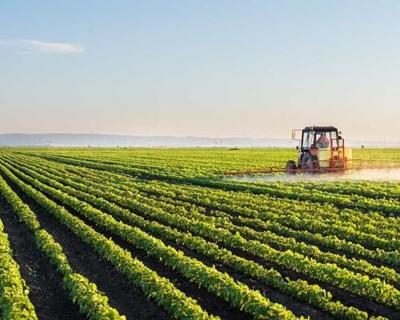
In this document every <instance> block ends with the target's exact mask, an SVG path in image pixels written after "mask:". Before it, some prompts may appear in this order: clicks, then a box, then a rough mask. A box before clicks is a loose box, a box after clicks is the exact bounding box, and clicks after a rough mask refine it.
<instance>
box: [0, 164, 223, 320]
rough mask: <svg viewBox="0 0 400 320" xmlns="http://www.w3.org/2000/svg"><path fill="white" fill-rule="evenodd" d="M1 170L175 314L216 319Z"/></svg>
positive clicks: (147, 293) (43, 197)
mask: <svg viewBox="0 0 400 320" xmlns="http://www.w3.org/2000/svg"><path fill="white" fill-rule="evenodd" d="M0 169H1V171H2V172H3V173H4V174H5V175H6V176H7V177H8V178H9V179H10V180H11V181H12V182H13V183H15V184H16V185H17V186H18V187H19V188H20V189H21V190H22V191H23V192H24V193H26V194H27V195H28V196H29V197H31V198H32V199H33V200H34V201H36V202H37V203H38V204H39V205H40V206H42V207H43V208H44V209H46V210H47V211H48V212H49V213H50V214H52V215H54V216H55V217H56V218H57V219H58V220H59V221H60V222H61V223H62V224H64V225H66V226H67V227H68V228H69V229H70V230H71V231H72V232H73V233H74V234H75V235H76V236H78V237H79V238H81V239H82V240H83V241H84V242H86V243H88V244H89V245H90V246H91V247H92V248H93V249H94V250H95V251H96V252H98V253H99V254H100V255H101V256H102V257H103V258H105V259H106V260H107V261H109V262H110V263H112V264H113V265H114V266H115V267H116V269H117V270H119V271H120V272H121V273H122V274H124V275H125V276H126V277H127V278H128V279H129V281H130V282H131V283H132V284H134V285H135V286H136V287H139V288H141V289H142V290H143V292H144V293H145V295H146V296H147V297H148V298H151V299H154V300H155V301H156V302H157V303H158V304H159V305H161V306H162V307H164V308H165V310H166V311H167V312H169V313H170V314H171V315H172V316H173V317H175V318H197V319H216V318H215V317H214V316H211V315H209V314H208V313H207V312H205V311H204V310H203V309H202V308H201V307H200V306H199V305H198V304H197V302H196V301H195V300H193V299H192V298H189V297H187V296H186V295H185V294H184V293H182V292H181V291H179V290H178V289H176V288H175V286H174V285H173V284H172V283H171V282H170V281H168V280H167V279H165V278H161V277H159V276H158V275H157V273H155V272H154V271H152V270H151V269H149V268H147V267H146V266H145V265H144V264H143V263H142V262H141V261H139V260H137V259H135V258H132V256H131V254H130V253H129V252H128V251H126V250H124V249H122V248H121V247H120V246H118V245H116V244H115V243H114V242H113V241H112V240H111V239H107V238H106V237H105V236H104V235H102V234H100V233H98V232H96V231H95V230H94V229H93V228H91V227H89V226H88V225H86V224H85V223H84V222H83V221H82V220H80V219H79V218H77V217H76V216H74V215H72V214H71V213H69V212H68V211H67V210H66V209H65V208H63V207H62V206H59V205H57V204H56V203H55V202H53V201H51V200H50V199H48V198H47V197H46V196H44V195H43V194H42V193H41V192H40V191H38V190H36V189H35V188H33V187H32V186H29V185H27V184H26V183H24V182H22V181H21V180H20V179H18V178H17V177H16V176H15V175H14V174H12V173H11V172H10V171H9V170H8V169H7V168H6V167H4V166H2V165H0Z"/></svg>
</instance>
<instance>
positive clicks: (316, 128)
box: [303, 126, 337, 132]
mask: <svg viewBox="0 0 400 320" xmlns="http://www.w3.org/2000/svg"><path fill="white" fill-rule="evenodd" d="M303 131H305V132H308V131H316V132H330V131H337V128H335V127H332V126H324V127H322V126H309V127H305V128H304V129H303Z"/></svg>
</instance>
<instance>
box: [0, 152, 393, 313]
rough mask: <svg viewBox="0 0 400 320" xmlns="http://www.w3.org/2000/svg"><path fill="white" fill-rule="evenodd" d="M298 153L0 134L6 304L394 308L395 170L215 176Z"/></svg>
mask: <svg viewBox="0 0 400 320" xmlns="http://www.w3.org/2000/svg"><path fill="white" fill-rule="evenodd" d="M353 155H354V157H355V158H362V159H377V158H382V159H393V160H398V159H400V150H396V149H384V150H378V149H375V150H373V149H355V150H354V151H353ZM295 157H296V153H295V150H289V149H243V150H228V149H223V148H216V149H201V148H198V149H167V148H164V149H161V148H159V149H157V148H148V149H146V148H135V149H131V148H118V149H92V148H86V149H74V148H70V149H67V148H3V149H0V248H1V250H0V260H1V263H0V311H1V315H2V318H4V319H22V318H23V319H124V318H126V319H154V318H156V317H157V318H159V319H174V318H177V319H219V318H220V319H300V318H310V319H385V318H386V319H400V234H399V232H400V223H399V217H400V182H395V181H390V182H387V181H381V182H379V181H373V182H371V181H344V180H339V181H324V182H321V181H273V182H269V183H262V182H255V183H252V182H248V181H240V180H234V179H224V178H223V172H224V171H226V170H248V169H253V168H264V167H269V166H276V165H277V164H279V163H284V162H285V161H286V160H288V159H295Z"/></svg>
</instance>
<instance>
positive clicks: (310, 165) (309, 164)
mask: <svg viewBox="0 0 400 320" xmlns="http://www.w3.org/2000/svg"><path fill="white" fill-rule="evenodd" d="M317 161H318V158H317V157H315V156H313V155H311V153H308V152H307V153H305V154H304V155H303V157H302V158H301V171H303V172H306V173H316V172H317V169H318V162H317Z"/></svg>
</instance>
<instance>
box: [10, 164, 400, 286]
mask: <svg viewBox="0 0 400 320" xmlns="http://www.w3.org/2000/svg"><path fill="white" fill-rule="evenodd" d="M14 166H16V164H15V162H14ZM27 167H31V168H32V169H33V170H34V171H35V172H36V173H40V174H42V175H44V176H46V177H47V178H49V179H53V180H55V181H58V182H60V183H63V184H67V185H69V186H72V187H75V188H79V189H80V190H84V191H85V192H87V193H90V194H93V195H95V196H101V197H104V198H107V199H110V200H112V201H117V200H118V203H119V204H122V205H124V204H125V203H126V201H125V200H124V197H125V196H126V193H125V192H124V191H121V190H120V189H119V188H116V187H115V188H114V187H110V186H105V185H104V183H101V185H102V188H100V185H98V184H96V183H93V182H91V181H88V180H83V179H80V178H77V177H72V176H71V175H70V174H65V173H63V174H62V176H57V173H58V172H57V170H55V169H54V170H53V169H51V168H49V167H46V170H42V169H40V168H39V167H35V166H33V167H32V166H29V165H26V167H25V168H21V167H20V169H27ZM50 172H51V173H53V174H52V175H51V174H50ZM71 180H73V181H71ZM103 190H104V191H108V192H111V193H112V195H108V194H106V195H104V192H103ZM107 195H108V196H107ZM116 196H118V197H116ZM129 199H130V201H131V200H133V199H135V200H136V201H138V202H140V203H146V204H148V205H150V206H154V207H159V208H162V209H163V210H167V211H168V212H170V213H177V212H176V211H177V207H176V206H170V207H168V206H165V205H163V203H162V202H161V201H160V199H158V201H155V200H152V199H148V198H146V197H143V196H140V195H139V194H131V195H130V196H129ZM179 214H183V215H186V216H188V217H189V218H190V219H194V220H197V221H205V222H210V223H212V224H214V225H215V226H217V227H222V228H224V229H227V230H229V231H231V232H232V233H236V232H238V233H240V234H241V235H243V236H245V237H246V236H247V237H249V238H251V239H257V240H260V241H261V242H265V243H268V244H273V245H275V246H277V247H279V249H280V250H292V251H295V252H299V253H301V254H304V255H306V256H309V257H312V258H314V259H316V260H317V261H319V262H324V263H336V264H338V265H339V266H342V267H345V268H350V269H351V270H356V271H358V272H362V273H366V274H369V275H372V276H374V277H378V278H381V279H383V280H387V281H389V282H394V283H398V284H400V275H399V274H398V273H396V272H395V271H394V270H393V269H389V268H386V267H381V268H378V267H376V266H374V265H371V264H370V263H368V262H366V261H363V260H357V259H347V258H346V257H345V256H341V255H338V254H333V253H329V252H322V251H321V250H319V248H318V247H316V246H311V245H306V244H305V243H300V242H298V241H297V240H296V239H295V238H288V237H282V236H279V235H276V234H275V233H273V232H270V231H264V232H258V231H255V230H253V229H251V228H248V227H243V226H237V225H234V224H232V223H231V222H229V220H227V219H215V218H213V217H209V216H206V215H204V214H200V213H198V212H195V211H190V213H189V212H186V211H185V210H180V211H179ZM249 221H253V220H251V219H249Z"/></svg>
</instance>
